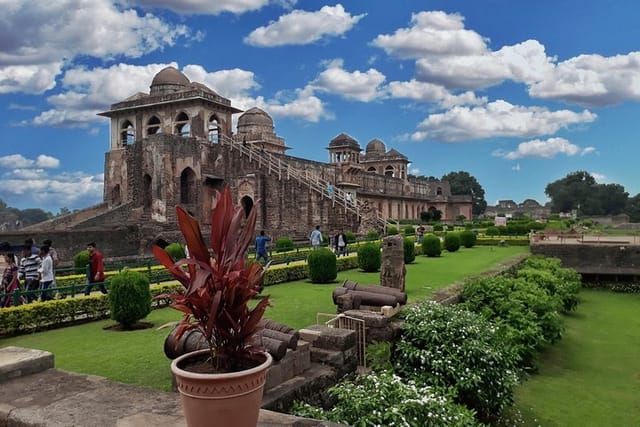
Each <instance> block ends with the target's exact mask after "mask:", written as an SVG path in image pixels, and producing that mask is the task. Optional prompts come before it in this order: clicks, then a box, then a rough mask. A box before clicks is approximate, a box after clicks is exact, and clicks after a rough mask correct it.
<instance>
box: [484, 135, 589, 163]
mask: <svg viewBox="0 0 640 427" xmlns="http://www.w3.org/2000/svg"><path fill="white" fill-rule="evenodd" d="M594 150H595V148H594V147H586V148H580V147H579V146H578V145H576V144H572V143H571V142H569V141H568V140H566V139H564V138H549V139H547V140H540V139H534V140H531V141H527V142H522V143H520V144H519V145H518V148H517V149H516V150H514V151H509V152H505V151H502V150H497V151H494V153H493V155H494V156H497V157H503V158H505V159H509V160H515V159H523V158H527V157H533V158H539V159H552V158H554V157H556V156H557V155H558V154H564V155H566V156H568V157H572V156H575V155H578V154H580V155H585V154H589V153H591V152H593V151H594Z"/></svg>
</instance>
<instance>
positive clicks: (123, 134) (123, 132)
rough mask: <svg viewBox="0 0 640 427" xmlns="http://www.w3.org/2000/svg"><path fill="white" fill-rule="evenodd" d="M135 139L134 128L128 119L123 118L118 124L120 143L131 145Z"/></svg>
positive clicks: (124, 145)
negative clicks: (120, 123) (120, 124)
mask: <svg viewBox="0 0 640 427" xmlns="http://www.w3.org/2000/svg"><path fill="white" fill-rule="evenodd" d="M135 141H136V129H135V128H134V127H133V124H132V123H131V122H130V121H129V120H125V121H124V123H122V126H120V143H121V144H122V146H123V147H126V146H127V145H131V144H133V143H134V142H135Z"/></svg>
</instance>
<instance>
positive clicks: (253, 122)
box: [238, 107, 273, 130]
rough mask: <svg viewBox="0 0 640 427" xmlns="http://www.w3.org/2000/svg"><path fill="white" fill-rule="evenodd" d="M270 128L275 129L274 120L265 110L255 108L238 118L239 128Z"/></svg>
mask: <svg viewBox="0 0 640 427" xmlns="http://www.w3.org/2000/svg"><path fill="white" fill-rule="evenodd" d="M245 126H247V127H253V126H256V127H268V128H269V129H271V130H272V129H273V119H272V118H271V116H269V115H268V114H267V113H266V112H265V111H264V110H261V109H260V108H257V107H253V108H251V109H249V110H247V111H245V112H244V114H242V115H241V116H240V117H238V128H240V127H245Z"/></svg>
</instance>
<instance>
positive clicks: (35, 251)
mask: <svg viewBox="0 0 640 427" xmlns="http://www.w3.org/2000/svg"><path fill="white" fill-rule="evenodd" d="M24 244H25V246H29V247H30V248H31V255H38V254H40V248H39V247H37V246H36V244H35V242H34V241H33V239H32V238H31V237H29V238H28V239H26V240H25V241H24Z"/></svg>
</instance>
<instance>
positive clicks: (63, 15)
mask: <svg viewBox="0 0 640 427" xmlns="http://www.w3.org/2000/svg"><path fill="white" fill-rule="evenodd" d="M0 10H2V11H3V13H2V14H1V15H0V111H1V113H2V115H1V117H0V127H1V129H0V199H2V200H4V201H5V202H6V203H7V204H8V205H10V206H14V207H18V208H20V209H25V208H42V209H45V210H47V211H50V212H52V213H58V212H59V211H60V209H62V208H67V209H81V208H84V207H87V206H90V205H93V204H96V203H99V202H101V200H102V191H103V190H102V189H103V178H104V175H103V172H104V158H105V153H106V152H107V151H108V150H109V120H108V119H106V118H104V117H99V116H97V115H96V114H97V113H98V112H102V111H107V110H109V108H110V105H111V104H113V103H116V102H119V101H122V100H124V99H125V98H127V97H129V96H130V95H133V94H134V93H137V92H147V93H148V91H149V85H150V83H151V80H152V78H153V76H154V75H155V74H156V73H157V72H158V71H160V70H161V69H162V68H164V67H166V66H168V65H173V66H175V67H177V68H178V69H180V70H181V71H182V72H183V73H184V74H185V75H186V76H187V77H188V78H189V79H190V80H191V81H197V82H201V83H204V84H206V85H207V86H209V87H210V88H212V89H213V90H215V91H216V92H218V93H219V94H221V95H222V96H225V97H227V98H229V99H231V102H232V105H234V106H235V107H237V108H240V109H242V110H247V109H249V108H251V107H256V106H257V107H259V108H262V109H263V110H265V111H267V112H268V113H269V114H270V115H271V117H272V118H273V119H274V123H275V131H276V133H277V134H278V135H279V136H281V137H283V138H285V141H286V145H287V146H289V147H291V148H292V149H291V150H289V151H288V154H290V155H292V156H296V157H302V158H307V159H312V160H318V161H328V152H327V150H326V147H327V146H328V144H329V142H330V141H331V139H333V138H334V137H335V136H337V135H339V134H340V133H347V134H349V135H351V136H352V137H353V138H355V139H356V140H357V141H358V142H359V143H360V145H361V146H362V148H363V149H364V148H365V147H366V144H367V143H368V142H369V141H370V140H372V139H374V138H378V139H380V140H382V141H383V142H384V143H385V144H386V146H387V149H391V148H395V149H396V150H398V151H400V152H401V153H403V154H405V155H406V156H407V157H408V158H409V160H410V161H411V164H410V167H409V172H410V173H412V174H414V175H424V176H435V177H438V178H439V177H442V175H444V174H446V173H449V172H452V171H467V172H469V173H470V174H471V175H473V176H474V177H475V178H476V179H477V180H478V182H479V183H480V184H481V185H482V187H483V188H484V190H485V199H486V200H487V202H488V203H489V204H495V203H496V202H497V201H498V200H504V199H511V200H514V201H516V202H522V201H524V200H525V199H527V198H532V199H535V200H537V201H539V202H540V203H545V202H546V201H548V199H547V198H546V196H545V194H544V189H545V186H546V185H547V184H548V183H550V182H552V181H555V180H557V179H560V178H563V177H564V176H566V175H567V174H568V173H571V172H574V171H578V170H584V171H587V172H589V173H590V174H591V175H593V176H594V177H595V178H596V180H597V182H600V183H617V184H621V185H623V186H624V187H625V189H626V191H627V192H628V193H629V195H630V196H633V195H635V194H637V193H638V192H640V180H638V177H639V174H638V159H640V148H639V145H638V143H637V140H638V135H640V108H639V104H638V103H639V101H640V25H638V24H637V18H638V16H640V2H638V1H636V0H616V1H613V2H604V1H596V0H563V1H557V0H538V1H535V2H533V1H513V0H483V1H480V0H458V1H456V0H441V1H429V0H422V1H411V0H403V1H395V2H390V1H382V0H369V1H340V2H325V1H317V0H316V1H304V0H297V1H296V0H55V1H48V2H42V1H36V0H0ZM237 117H238V115H236V116H235V119H236V120H237Z"/></svg>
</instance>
